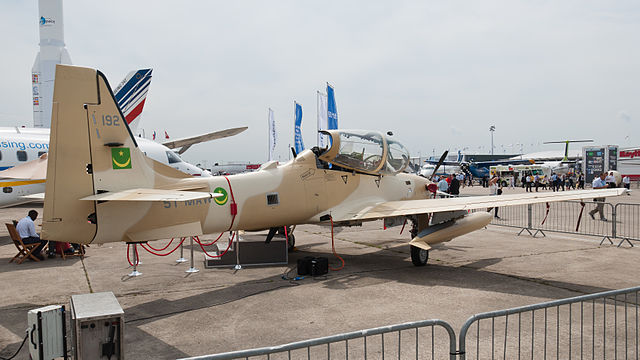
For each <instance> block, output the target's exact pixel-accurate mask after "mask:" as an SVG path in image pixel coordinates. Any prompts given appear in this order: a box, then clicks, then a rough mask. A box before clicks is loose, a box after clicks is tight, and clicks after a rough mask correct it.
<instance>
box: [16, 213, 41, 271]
mask: <svg viewBox="0 0 640 360" xmlns="http://www.w3.org/2000/svg"><path fill="white" fill-rule="evenodd" d="M37 218H38V212H37V211H35V210H29V214H28V215H27V216H25V217H24V218H22V219H20V221H18V225H16V230H17V231H18V235H20V238H21V239H22V242H23V243H24V244H25V245H26V244H40V245H38V247H36V248H35V250H34V251H33V255H34V256H35V257H37V258H38V259H40V260H44V256H43V255H42V254H41V253H40V252H41V251H42V249H43V248H44V247H45V245H47V241H46V240H40V236H38V233H36V225H35V224H34V223H33V222H34V221H35V220H36V219H37Z"/></svg>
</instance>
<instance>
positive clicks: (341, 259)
mask: <svg viewBox="0 0 640 360" xmlns="http://www.w3.org/2000/svg"><path fill="white" fill-rule="evenodd" d="M329 220H331V251H332V252H333V255H335V257H337V258H338V259H340V261H341V262H342V266H340V267H339V268H337V269H334V268H332V267H329V269H331V270H332V271H340V270H342V268H344V259H343V258H341V257H340V255H338V253H336V247H335V244H334V241H333V217H332V216H329Z"/></svg>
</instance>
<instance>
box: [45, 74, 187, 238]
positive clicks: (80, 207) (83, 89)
mask: <svg viewBox="0 0 640 360" xmlns="http://www.w3.org/2000/svg"><path fill="white" fill-rule="evenodd" d="M51 120H52V121H51V135H50V141H49V162H48V165H47V182H46V188H45V194H46V196H45V204H44V211H43V212H44V214H43V228H42V237H43V238H44V239H47V240H54V241H67V242H72V243H83V244H86V243H90V242H92V241H93V240H94V239H95V238H96V237H98V236H99V233H100V229H99V228H98V221H97V219H100V221H101V222H100V226H101V227H102V229H103V230H105V229H111V230H113V229H114V228H116V229H117V228H119V227H120V228H122V234H124V232H125V231H126V230H127V224H130V223H131V220H133V221H135V219H133V218H135V217H136V216H138V217H142V216H144V213H146V211H145V209H148V207H150V206H151V205H150V204H149V203H139V204H138V203H134V204H131V203H129V204H126V206H127V208H114V207H113V206H111V207H109V206H110V205H109V206H103V205H108V204H103V205H101V206H98V202H96V201H86V200H84V201H83V200H80V199H82V198H84V197H87V196H92V195H96V194H100V193H105V192H115V191H123V190H127V189H135V188H154V187H160V186H163V185H166V184H168V183H170V182H175V181H176V179H180V178H186V177H188V175H186V174H184V173H181V172H179V171H177V170H175V169H173V168H171V167H168V166H165V165H162V164H160V163H158V162H155V161H153V160H151V159H149V158H147V157H146V156H144V154H143V153H142V151H140V150H139V149H138V145H137V143H136V141H135V137H134V136H133V135H132V134H131V130H130V129H129V126H128V125H127V123H126V121H125V120H124V116H123V114H122V112H121V111H120V108H119V107H118V105H117V104H116V101H115V99H114V96H113V94H112V92H111V87H110V86H109V83H108V82H107V79H106V78H105V76H104V75H103V74H102V73H100V72H99V71H96V70H94V69H88V68H81V67H76V66H67V65H58V66H57V67H56V81H55V85H54V94H53V111H52V116H51ZM123 178H124V179H126V181H123ZM114 206H118V205H114ZM127 209H131V211H126V210H127ZM107 211H108V213H106V212H107ZM101 212H102V214H101ZM106 214H108V216H105V215H106ZM140 214H142V215H140ZM127 217H128V218H131V219H127ZM112 233H113V231H112V232H111V234H112ZM109 236H119V235H117V234H115V235H109ZM117 240H120V239H115V241H117ZM104 241H105V239H102V238H101V240H100V242H104ZM111 241H114V240H111Z"/></svg>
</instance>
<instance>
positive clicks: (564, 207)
mask: <svg viewBox="0 0 640 360" xmlns="http://www.w3.org/2000/svg"><path fill="white" fill-rule="evenodd" d="M547 206H548V207H547ZM596 206H597V203H596V202H594V201H585V202H579V201H561V202H552V203H549V204H548V205H547V204H544V203H543V204H528V205H516V206H503V207H500V208H499V210H498V215H499V218H495V217H494V218H493V220H492V221H491V224H492V225H498V226H508V227H515V228H519V229H521V230H520V232H519V233H518V235H520V234H522V233H523V232H525V231H526V232H528V233H529V234H530V235H533V236H534V237H535V236H537V235H538V234H541V235H543V236H546V235H545V232H546V231H551V232H560V233H569V234H580V235H588V236H599V237H601V238H602V241H601V242H600V243H602V242H604V241H609V242H610V243H611V244H613V240H612V239H618V240H620V242H619V243H618V246H620V245H622V243H624V242H627V243H628V244H629V245H630V246H632V247H633V243H632V242H631V241H640V204H623V203H620V204H616V205H615V206H614V205H613V204H610V203H606V202H605V203H604V204H603V212H604V217H605V219H606V221H602V220H600V214H598V213H596V214H595V215H594V217H595V219H592V218H591V216H590V215H589V212H590V211H592V210H594V209H595V208H596Z"/></svg>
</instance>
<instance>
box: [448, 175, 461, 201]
mask: <svg viewBox="0 0 640 360" xmlns="http://www.w3.org/2000/svg"><path fill="white" fill-rule="evenodd" d="M449 194H451V195H455V196H458V195H460V179H458V177H457V176H451V184H449Z"/></svg>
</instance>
